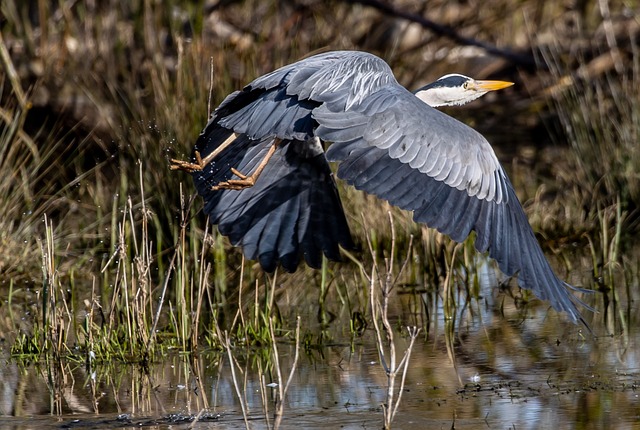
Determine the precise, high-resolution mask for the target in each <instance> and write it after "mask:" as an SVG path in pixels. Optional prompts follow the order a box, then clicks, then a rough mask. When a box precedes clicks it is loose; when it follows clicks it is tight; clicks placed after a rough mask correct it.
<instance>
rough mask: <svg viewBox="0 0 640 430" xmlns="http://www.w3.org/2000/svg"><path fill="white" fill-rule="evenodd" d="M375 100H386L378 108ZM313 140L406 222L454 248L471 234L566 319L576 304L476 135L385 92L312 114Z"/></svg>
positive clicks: (397, 91) (401, 93)
mask: <svg viewBox="0 0 640 430" xmlns="http://www.w3.org/2000/svg"><path fill="white" fill-rule="evenodd" d="M381 99H384V100H385V101H384V102H382V101H381ZM313 117H314V119H315V120H316V121H318V123H319V127H318V128H317V130H316V134H317V135H318V136H319V137H320V138H322V139H326V140H329V141H332V142H333V145H332V146H331V147H330V148H329V150H328V151H327V158H328V159H329V160H330V161H339V162H340V164H339V168H338V177H340V178H342V179H344V180H345V181H347V182H348V183H350V184H352V185H354V186H355V187H356V188H358V189H361V190H363V191H366V192H368V193H370V194H374V195H376V196H379V197H381V198H383V199H385V200H388V201H389V202H390V203H391V204H393V205H395V206H398V207H400V208H403V209H408V210H412V211H414V220H415V221H417V222H422V223H425V224H427V225H428V226H429V227H432V228H436V229H437V230H438V231H440V232H442V233H444V234H447V235H449V236H450V237H451V238H452V239H453V240H455V241H458V242H461V241H463V240H464V239H466V238H467V237H468V235H469V234H470V232H471V231H475V232H476V242H475V246H476V248H477V249H478V250H480V251H483V252H484V251H488V252H489V255H490V256H491V257H492V258H494V259H495V260H496V261H497V262H498V265H499V267H500V268H501V270H502V271H503V272H504V273H505V274H507V275H517V276H518V278H519V280H520V285H521V286H522V287H523V288H526V289H529V290H531V291H532V292H533V293H534V294H536V295H537V296H538V297H540V298H541V299H543V300H548V301H549V302H550V303H551V305H552V306H553V307H554V308H555V309H557V310H558V311H566V312H567V313H568V315H569V317H570V318H571V319H572V320H573V321H574V322H576V321H582V317H581V315H580V313H579V312H578V310H577V307H576V303H581V302H579V300H577V299H576V298H575V297H574V296H573V295H571V294H569V292H568V290H567V288H569V287H570V286H569V285H568V284H566V283H564V282H563V281H561V280H560V279H559V278H558V277H557V276H556V275H555V273H554V272H553V270H552V269H551V266H550V265H549V263H548V261H547V260H546V258H545V256H544V253H543V252H542V249H541V248H540V245H539V243H538V241H537V239H536V237H535V235H534V233H533V230H532V229H531V226H530V225H529V222H528V220H527V217H526V215H525V213H524V210H523V209H522V206H521V205H520V203H519V201H518V199H517V197H516V195H515V192H514V190H513V187H512V185H511V183H510V182H509V180H508V178H507V177H506V175H505V173H504V172H503V170H502V167H501V166H500V164H499V162H498V160H497V158H496V156H495V154H494V152H493V149H491V147H490V146H489V144H488V143H487V142H486V140H485V139H484V138H483V137H482V136H481V135H480V134H479V133H477V132H476V131H474V130H473V129H471V128H469V127H467V126H466V125H464V124H462V123H460V122H458V121H456V120H454V119H453V118H451V117H449V116H447V115H445V114H443V113H441V112H439V111H436V110H435V109H432V108H430V107H429V106H427V105H426V104H424V103H423V102H421V101H419V100H418V99H417V98H416V97H415V96H413V95H412V94H411V93H409V92H407V91H406V90H404V88H402V87H399V86H398V87H396V86H389V87H385V88H383V89H381V90H380V91H379V92H378V93H376V94H373V95H371V96H369V98H367V99H365V100H364V101H363V102H362V103H361V104H359V105H356V106H354V107H352V109H350V110H348V111H346V112H336V111H332V110H331V109H330V107H329V106H328V105H323V106H320V107H319V108H317V109H315V110H314V112H313Z"/></svg>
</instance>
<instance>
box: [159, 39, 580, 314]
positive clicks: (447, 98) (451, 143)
mask: <svg viewBox="0 0 640 430" xmlns="http://www.w3.org/2000/svg"><path fill="white" fill-rule="evenodd" d="M510 85H512V83H510V82H502V81H480V80H474V79H471V78H469V77H466V76H463V75H459V74H451V75H446V76H443V77H442V78H440V79H438V80H437V81H435V82H433V83H431V84H429V85H426V86H424V87H422V88H420V89H418V90H417V91H416V92H414V93H411V92H410V91H408V90H407V89H405V88H404V87H403V86H401V85H400V84H399V83H398V82H397V81H396V79H395V78H394V75H393V72H392V70H391V68H390V67H389V65H388V64H387V63H386V62H384V61H383V60H382V59H380V58H378V57H376V56H375V55H372V54H369V53H365V52H358V51H337V52H327V53H323V54H319V55H315V56H312V57H309V58H306V59H304V60H301V61H299V62H297V63H294V64H290V65H288V66H285V67H282V68H280V69H278V70H276V71H274V72H271V73H268V74H266V75H264V76H261V77H259V78H257V79H256V80H254V81H253V82H251V83H250V84H249V85H247V86H246V87H245V88H244V89H242V90H241V91H236V92H234V93H232V94H230V95H229V96H227V98H226V99H225V100H224V101H223V102H222V104H221V105H220V106H219V107H218V108H217V109H216V110H215V112H214V113H213V115H212V116H211V118H210V120H209V123H208V124H207V126H206V127H205V129H204V130H203V132H202V134H201V135H200V136H199V138H198V140H197V142H196V144H195V148H194V150H193V155H192V157H191V161H190V162H185V161H179V160H172V162H173V164H172V166H171V167H172V168H173V169H181V170H186V171H189V172H191V173H192V176H193V179H194V182H195V185H196V188H197V189H198V193H199V194H200V195H201V196H202V197H203V198H204V212H205V213H206V214H208V215H209V217H210V220H211V222H212V223H213V224H217V225H218V229H219V231H220V233H221V234H223V235H225V236H228V237H229V239H230V241H231V243H232V244H234V245H237V246H240V247H242V250H243V252H244V255H245V256H246V257H247V258H248V259H251V260H258V261H259V262H260V265H261V266H262V268H263V269H264V270H266V271H273V270H275V268H276V267H277V265H278V263H279V264H281V265H282V267H283V268H284V269H285V270H287V271H290V272H293V271H295V270H296V268H297V266H298V264H299V263H300V261H301V259H304V260H305V261H306V262H307V264H308V265H309V266H311V267H315V268H317V267H319V266H320V265H321V262H322V255H323V254H324V255H325V256H326V257H327V258H329V259H331V260H340V251H339V248H340V247H342V248H344V249H347V250H349V249H353V248H354V243H353V240H352V238H351V234H350V231H349V226H348V225H347V220H346V217H345V214H344V210H343V208H342V203H341V202H340V197H339V195H338V190H337V188H336V184H335V181H334V176H333V174H332V171H331V169H330V167H329V164H328V161H335V162H338V163H339V165H338V170H337V176H338V177H339V178H340V179H342V180H344V181H346V182H347V183H348V184H350V185H353V186H354V187H356V188H357V189H359V190H363V191H365V192H367V193H369V194H373V195H375V196H378V197H379V198H381V199H384V200H387V201H389V203H391V204H392V205H394V206H397V207H400V208H402V209H406V210H409V211H413V219H414V220H415V221H416V222H420V223H424V224H426V225H427V226H429V227H431V228H435V229H437V230H438V231H440V232H441V233H444V234H446V235H448V236H450V237H451V239H453V240H455V241H457V242H462V241H464V240H465V239H466V238H467V236H469V234H470V233H471V231H472V230H473V231H475V232H476V239H475V247H476V249H477V250H478V251H480V252H487V251H488V253H489V255H490V256H491V257H492V258H493V259H495V260H496V261H497V263H498V266H499V267H500V269H501V270H502V272H504V273H505V274H506V275H508V276H513V275H517V277H518V279H519V284H520V286H521V287H522V288H525V289H529V290H531V291H532V292H533V293H534V294H535V295H536V296H538V297H539V298H540V299H543V300H547V301H548V302H549V303H550V304H551V306H553V307H554V308H555V309H556V310H558V311H564V312H566V313H567V315H568V316H569V318H570V319H571V320H572V321H573V322H574V323H575V322H577V321H582V322H584V321H583V319H582V317H581V315H580V313H579V311H578V309H577V304H578V303H580V304H582V302H581V301H579V300H578V299H577V298H576V297H575V296H574V295H573V294H571V292H570V291H569V290H572V289H573V290H580V289H578V288H575V287H572V286H571V285H569V284H568V283H566V282H564V281H562V280H560V279H559V278H558V277H557V276H556V274H555V273H554V272H553V270H552V268H551V266H550V265H549V262H548V261H547V259H546V258H545V256H544V254H543V252H542V249H541V248H540V245H539V244H538V241H537V239H536V237H535V235H534V232H533V230H532V228H531V226H530V225H529V221H528V220H527V217H526V215H525V213H524V210H523V209H522V206H521V205H520V202H519V201H518V198H517V197H516V194H515V191H514V189H513V186H512V185H511V182H510V181H509V178H507V175H506V174H505V172H504V170H503V168H502V166H501V165H500V163H499V161H498V159H497V157H496V155H495V153H494V151H493V149H492V148H491V146H490V145H489V143H488V142H487V141H486V139H485V138H484V137H483V136H482V135H481V134H479V133H478V132H476V131H475V130H473V129H472V128H470V127H468V126H467V125H465V124H463V123H461V122H459V121H457V120H455V119H453V118H452V117H450V116H448V115H446V114H444V113H442V112H440V111H439V110H436V109H434V107H437V106H451V105H462V104H465V103H468V102H470V101H472V100H475V99H477V98H478V97H481V96H482V95H484V94H486V93H487V92H489V91H493V90H498V89H501V88H505V87H508V86H510ZM322 141H324V142H328V143H331V146H330V147H329V149H328V150H327V151H326V152H325V151H324V149H323V146H322V143H321V142H322Z"/></svg>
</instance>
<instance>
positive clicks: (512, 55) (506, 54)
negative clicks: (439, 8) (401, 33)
mask: <svg viewBox="0 0 640 430" xmlns="http://www.w3.org/2000/svg"><path fill="white" fill-rule="evenodd" d="M346 1H347V2H349V3H359V4H362V5H364V6H371V7H373V8H374V9H377V10H379V11H381V12H383V13H385V14H387V15H391V16H395V17H399V18H403V19H406V20H407V21H411V22H415V23H418V24H420V25H421V26H422V27H423V28H426V29H427V30H430V31H431V32H433V33H434V34H436V35H438V36H443V37H446V38H448V39H451V40H452V41H454V42H456V43H458V44H460V45H468V46H477V47H479V48H482V49H484V50H485V51H487V53H489V54H491V55H495V56H497V57H502V58H504V59H506V60H509V61H510V62H512V63H514V64H517V65H520V66H526V67H538V66H539V64H536V61H535V59H534V58H533V56H532V55H527V54H520V53H517V52H514V51H512V50H510V49H500V48H498V47H497V46H494V45H491V44H489V43H486V42H482V41H480V40H477V39H472V38H470V37H465V36H462V35H460V34H459V33H458V32H457V31H456V30H455V29H453V28H451V27H449V26H446V25H441V24H438V23H436V22H434V21H431V20H430V19H427V18H425V17H423V16H422V15H418V14H415V13H411V12H406V11H403V10H400V9H397V8H395V7H394V6H392V5H390V4H388V3H384V2H382V1H379V0H346Z"/></svg>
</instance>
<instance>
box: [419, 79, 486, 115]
mask: <svg viewBox="0 0 640 430" xmlns="http://www.w3.org/2000/svg"><path fill="white" fill-rule="evenodd" d="M448 78H458V79H459V80H460V81H461V82H460V84H459V85H457V86H450V85H446V84H445V81H446V80H447V79H448ZM441 81H442V83H443V84H442V85H443V86H438V83H439V82H441ZM432 85H433V87H432V88H428V89H426V90H423V91H418V92H417V93H416V96H417V97H418V98H419V99H420V100H422V101H423V102H425V103H426V104H428V105H429V106H433V107H436V106H457V105H463V104H465V103H469V102H470V101H473V100H475V99H477V98H478V97H482V96H483V95H485V94H486V93H487V92H488V91H487V90H483V89H481V88H479V87H478V86H477V85H476V81H475V80H474V79H472V78H470V77H468V76H464V75H459V74H456V73H452V74H450V75H445V76H443V77H441V78H439V79H438V80H437V81H435V82H434V83H433V84H432Z"/></svg>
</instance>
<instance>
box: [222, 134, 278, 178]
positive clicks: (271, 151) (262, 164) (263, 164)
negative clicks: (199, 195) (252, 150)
mask: <svg viewBox="0 0 640 430" xmlns="http://www.w3.org/2000/svg"><path fill="white" fill-rule="evenodd" d="M280 142H281V140H280V139H278V138H276V139H275V140H274V142H273V144H272V145H271V146H270V147H269V151H268V152H267V154H266V155H265V156H264V158H263V159H262V161H260V164H258V167H256V170H254V172H253V173H252V174H251V175H245V174H243V173H240V172H239V171H238V170H236V169H234V168H233V167H232V168H231V173H233V174H234V175H236V176H237V177H239V178H240V179H229V180H228V181H224V182H220V183H218V185H215V186H214V187H213V188H212V189H213V190H244V189H245V188H250V187H253V186H254V185H255V183H256V181H257V180H258V177H259V176H260V174H261V173H262V171H263V170H264V168H265V167H266V166H267V163H268V162H269V160H270V159H271V157H273V154H275V152H276V148H277V146H278V144H279V143H280Z"/></svg>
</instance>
